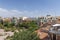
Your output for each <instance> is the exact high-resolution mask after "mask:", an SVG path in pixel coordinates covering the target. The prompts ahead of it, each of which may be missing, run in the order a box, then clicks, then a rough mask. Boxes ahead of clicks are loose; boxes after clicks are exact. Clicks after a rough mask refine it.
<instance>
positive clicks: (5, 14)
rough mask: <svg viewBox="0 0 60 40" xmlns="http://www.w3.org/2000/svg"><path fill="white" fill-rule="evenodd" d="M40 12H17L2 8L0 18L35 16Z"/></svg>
mask: <svg viewBox="0 0 60 40" xmlns="http://www.w3.org/2000/svg"><path fill="white" fill-rule="evenodd" d="M39 13H40V11H38V10H36V11H26V10H24V11H19V10H7V9H4V8H0V16H3V17H11V16H17V17H19V16H37V15H39Z"/></svg>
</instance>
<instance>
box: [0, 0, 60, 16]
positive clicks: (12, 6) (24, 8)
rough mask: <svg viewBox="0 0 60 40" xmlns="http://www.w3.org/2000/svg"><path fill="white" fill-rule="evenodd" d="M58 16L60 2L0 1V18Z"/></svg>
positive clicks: (55, 0)
mask: <svg viewBox="0 0 60 40" xmlns="http://www.w3.org/2000/svg"><path fill="white" fill-rule="evenodd" d="M47 14H50V15H52V16H55V15H56V16H57V15H58V16H60V0H0V16H3V17H11V16H17V17H19V16H27V17H38V16H46V15H47Z"/></svg>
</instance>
